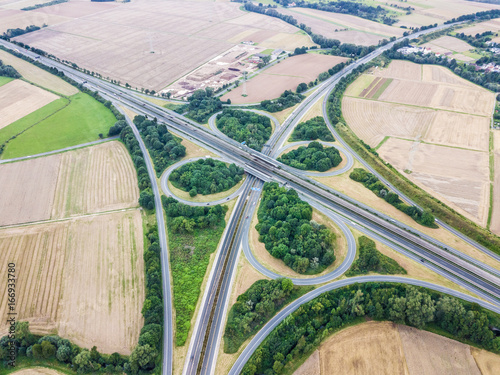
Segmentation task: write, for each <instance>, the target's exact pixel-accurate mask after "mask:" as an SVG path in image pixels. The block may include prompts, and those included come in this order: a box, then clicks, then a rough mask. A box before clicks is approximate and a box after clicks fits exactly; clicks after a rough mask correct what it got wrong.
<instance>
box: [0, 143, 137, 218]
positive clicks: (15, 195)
mask: <svg viewBox="0 0 500 375" xmlns="http://www.w3.org/2000/svg"><path fill="white" fill-rule="evenodd" d="M0 184H1V185H2V186H6V189H3V191H2V194H1V195H0V209H1V210H2V213H3V215H1V216H0V226H5V225H12V224H19V223H27V222H34V221H40V220H49V219H60V218H64V217H69V216H74V215H81V214H88V213H94V212H103V211H109V210H118V209H124V208H130V207H137V205H138V203H137V201H138V199H139V189H138V187H137V175H136V172H135V169H134V166H133V164H132V160H131V159H130V156H129V154H128V152H127V150H126V149H125V146H123V145H122V144H121V143H120V142H118V141H112V142H106V143H102V144H99V145H96V146H92V147H86V148H82V149H79V150H75V151H69V152H65V153H62V154H57V155H51V156H46V157H42V158H37V159H33V160H26V161H20V162H16V163H9V164H3V165H0Z"/></svg>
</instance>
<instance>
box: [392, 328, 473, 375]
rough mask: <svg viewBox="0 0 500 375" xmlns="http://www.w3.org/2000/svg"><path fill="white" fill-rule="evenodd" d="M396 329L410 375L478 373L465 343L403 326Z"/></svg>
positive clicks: (462, 374) (465, 374)
mask: <svg viewBox="0 0 500 375" xmlns="http://www.w3.org/2000/svg"><path fill="white" fill-rule="evenodd" d="M398 332H399V337H400V339H401V342H402V344H403V350H404V355H405V359H406V365H407V368H408V372H409V373H410V375H412V374H429V375H445V374H448V375H481V371H479V368H478V367H477V364H476V362H475V361H474V357H473V356H472V354H471V348H470V347H469V345H465V344H462V343H460V342H457V341H455V340H451V339H449V338H446V337H442V336H439V335H436V334H435V333H431V332H426V331H421V330H418V329H416V328H413V327H407V326H403V325H398Z"/></svg>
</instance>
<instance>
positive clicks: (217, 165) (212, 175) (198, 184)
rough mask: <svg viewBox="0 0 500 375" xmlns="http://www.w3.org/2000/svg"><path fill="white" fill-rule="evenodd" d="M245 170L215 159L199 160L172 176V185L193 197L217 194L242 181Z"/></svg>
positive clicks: (181, 168)
mask: <svg viewBox="0 0 500 375" xmlns="http://www.w3.org/2000/svg"><path fill="white" fill-rule="evenodd" d="M243 174H244V170H243V168H240V167H238V166H237V165H236V164H230V165H229V166H227V165H226V163H224V162H221V161H219V160H214V159H199V160H197V161H194V162H191V163H187V164H184V165H182V166H181V167H179V168H178V169H176V170H175V171H173V172H172V173H171V174H170V177H169V180H170V181H171V182H172V184H173V185H174V186H175V187H177V188H179V189H181V190H184V191H189V195H190V196H191V197H194V196H196V195H197V194H203V195H208V194H215V193H219V192H221V191H226V190H229V189H231V188H232V187H233V186H235V185H236V184H237V183H238V182H240V181H241V179H242V176H243Z"/></svg>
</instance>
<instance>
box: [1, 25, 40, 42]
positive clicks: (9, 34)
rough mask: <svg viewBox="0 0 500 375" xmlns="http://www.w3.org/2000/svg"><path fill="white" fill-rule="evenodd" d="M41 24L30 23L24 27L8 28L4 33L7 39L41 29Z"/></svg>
mask: <svg viewBox="0 0 500 375" xmlns="http://www.w3.org/2000/svg"><path fill="white" fill-rule="evenodd" d="M40 29H41V27H40V26H35V25H30V26H26V28H24V29H20V28H16V29H7V31H6V32H4V33H3V37H4V38H6V39H10V38H15V37H16V36H19V35H23V34H27V33H31V32H32V31H37V30H40Z"/></svg>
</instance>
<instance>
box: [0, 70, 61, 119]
mask: <svg viewBox="0 0 500 375" xmlns="http://www.w3.org/2000/svg"><path fill="white" fill-rule="evenodd" d="M57 98H58V96H57V95H54V94H52V93H51V92H49V91H46V90H43V89H41V88H39V87H37V86H34V85H30V84H29V83H26V82H24V81H21V80H19V79H15V80H14V81H11V82H9V83H7V84H6V85H3V86H2V87H0V129H1V128H3V127H5V126H7V125H9V124H12V123H13V122H14V121H17V120H19V119H20V118H23V117H24V116H26V115H28V114H30V113H31V112H33V111H36V110H37V109H39V108H42V107H43V106H44V105H46V104H49V103H50V102H52V101H54V100H56V99H57Z"/></svg>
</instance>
